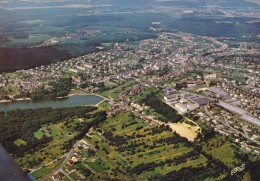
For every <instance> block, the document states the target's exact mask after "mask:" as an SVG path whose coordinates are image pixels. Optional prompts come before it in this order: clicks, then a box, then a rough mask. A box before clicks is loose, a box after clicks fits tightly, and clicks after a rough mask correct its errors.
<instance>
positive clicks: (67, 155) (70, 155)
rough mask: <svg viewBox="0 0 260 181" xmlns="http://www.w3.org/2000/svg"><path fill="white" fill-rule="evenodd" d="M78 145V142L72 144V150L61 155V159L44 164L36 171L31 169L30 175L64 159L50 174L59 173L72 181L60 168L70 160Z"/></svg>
mask: <svg viewBox="0 0 260 181" xmlns="http://www.w3.org/2000/svg"><path fill="white" fill-rule="evenodd" d="M79 143H80V141H77V143H75V144H74V146H73V148H72V149H71V150H70V151H69V152H68V153H65V154H64V155H62V156H61V157H59V158H57V159H54V160H52V161H51V162H49V163H47V164H45V165H44V166H42V167H39V168H37V169H32V170H31V172H30V174H31V173H33V172H36V171H38V170H40V169H42V168H44V167H47V166H49V165H51V164H53V163H55V162H56V161H58V159H62V158H64V157H65V158H66V159H65V160H64V161H63V162H62V164H61V165H60V166H59V167H58V168H56V169H55V170H54V171H53V172H52V173H56V172H58V171H60V172H61V173H63V174H64V175H65V176H66V177H67V178H68V179H69V180H71V181H73V179H72V178H70V176H69V175H68V174H66V173H65V172H64V171H63V170H62V168H63V167H64V166H65V165H66V164H67V162H68V160H69V159H71V157H72V155H73V153H74V151H75V149H76V148H77V147H78V145H79Z"/></svg>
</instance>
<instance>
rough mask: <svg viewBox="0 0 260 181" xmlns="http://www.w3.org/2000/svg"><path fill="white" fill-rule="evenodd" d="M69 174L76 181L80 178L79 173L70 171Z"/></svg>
mask: <svg viewBox="0 0 260 181" xmlns="http://www.w3.org/2000/svg"><path fill="white" fill-rule="evenodd" d="M69 176H70V177H71V178H72V179H73V180H75V181H76V180H78V179H79V175H78V174H77V173H76V172H72V173H70V174H69Z"/></svg>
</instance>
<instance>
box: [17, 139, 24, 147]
mask: <svg viewBox="0 0 260 181" xmlns="http://www.w3.org/2000/svg"><path fill="white" fill-rule="evenodd" d="M14 144H15V145H16V146H21V145H26V144H27V143H26V141H24V140H22V139H17V140H15V141H14Z"/></svg>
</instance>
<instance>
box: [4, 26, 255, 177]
mask: <svg viewBox="0 0 260 181" xmlns="http://www.w3.org/2000/svg"><path fill="white" fill-rule="evenodd" d="M153 24H160V22H154V23H153ZM154 31H156V30H154ZM53 41H54V40H53ZM231 44H232V42H230V41H228V40H223V39H221V38H219V39H216V38H212V37H207V36H197V35H193V34H188V33H178V32H176V33H166V32H165V33H161V32H158V36H157V38H151V39H145V40H141V41H136V42H125V43H104V44H102V46H101V47H97V48H98V49H99V51H97V52H94V53H89V54H86V55H83V56H80V57H78V58H72V59H69V60H66V61H62V62H58V63H53V64H50V65H43V66H40V67H36V68H33V69H28V70H19V71H16V72H13V73H3V74H1V75H0V102H2V103H4V104H8V103H12V102H16V101H32V100H37V101H41V100H51V99H56V98H58V97H66V96H68V95H70V94H95V95H97V96H101V97H103V98H104V101H103V102H102V103H100V104H98V105H96V107H88V106H87V107H76V108H66V110H57V111H56V110H55V109H51V108H48V109H50V110H45V109H39V110H38V109H37V110H14V111H13V112H12V111H8V112H1V114H2V115H1V116H2V117H5V118H6V119H7V120H8V119H10V120H12V119H13V118H12V116H17V117H23V116H24V121H25V123H26V124H28V125H29V124H33V125H34V126H32V127H30V129H31V130H33V133H32V134H31V135H30V134H28V135H27V136H24V135H23V134H22V133H19V134H18V133H15V131H18V132H19V130H14V133H10V135H5V136H3V137H2V136H1V139H2V138H3V139H5V140H8V142H4V143H6V146H7V150H8V151H10V152H11V153H12V155H13V156H14V158H15V159H16V161H17V163H18V164H19V165H20V166H21V167H22V168H23V169H24V170H26V171H27V172H28V173H30V174H31V175H32V176H34V178H36V179H39V180H122V179H125V180H167V179H169V178H172V179H173V180H174V179H175V180H185V179H187V178H189V177H191V176H192V177H193V178H194V180H204V179H205V178H209V180H223V179H227V178H234V179H246V178H247V177H248V171H247V168H248V167H249V166H248V165H250V164H251V163H253V162H254V161H256V160H258V158H259V152H260V147H259V146H260V137H259V133H260V132H259V127H260V64H259V57H260V54H259V51H258V50H257V47H255V48H254V44H253V43H252V44H250V43H248V45H247V46H245V44H241V46H240V47H238V48H234V47H232V46H231ZM248 47H250V48H248ZM70 109H80V111H79V112H78V113H77V114H76V115H73V114H72V112H73V110H70ZM28 111H29V112H28ZM32 111H36V112H35V115H31V114H30V112H32ZM47 112H48V113H50V112H51V114H53V115H54V113H55V112H59V115H60V116H59V117H57V118H56V117H55V118H54V119H51V118H50V120H51V121H50V120H48V118H43V117H44V116H45V115H46V114H45V113H47ZM31 116H33V118H31ZM30 119H33V120H38V119H40V120H42V121H41V123H36V122H35V123H29V122H28V121H29V120H30ZM17 124H22V123H17ZM26 124H25V125H24V127H23V128H26V127H28V125H27V126H26ZM3 129H4V128H3ZM28 129H29V128H28ZM10 132H11V131H10ZM2 133H3V132H1V134H2ZM24 134H25V133H24ZM29 138H30V139H29ZM1 141H4V140H1ZM10 141H12V142H13V143H12V144H11V145H10ZM35 143H37V144H38V146H36V145H37V144H35ZM7 144H8V145H7ZM31 144H33V145H35V147H34V148H31V147H30V146H29V145H31ZM17 149H21V150H22V151H21V152H17V151H16V150H17ZM237 167H238V168H237ZM202 170H204V171H203V172H202ZM205 170H206V171H205ZM185 173H187V174H185Z"/></svg>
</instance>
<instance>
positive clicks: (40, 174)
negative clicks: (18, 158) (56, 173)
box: [31, 159, 64, 180]
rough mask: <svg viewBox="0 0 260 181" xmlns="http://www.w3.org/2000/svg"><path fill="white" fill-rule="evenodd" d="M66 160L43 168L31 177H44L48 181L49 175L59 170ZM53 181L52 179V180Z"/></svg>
mask: <svg viewBox="0 0 260 181" xmlns="http://www.w3.org/2000/svg"><path fill="white" fill-rule="evenodd" d="M63 161H64V160H63V159H62V160H59V161H57V162H55V163H53V164H51V165H49V166H47V167H44V168H41V169H40V170H38V171H36V172H33V173H32V174H31V175H32V176H33V177H34V179H39V178H41V177H43V176H45V180H46V179H47V175H48V174H49V173H51V172H53V170H54V169H55V168H57V167H58V166H59V165H60V164H61V163H62V162H63ZM50 180H51V179H50Z"/></svg>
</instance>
